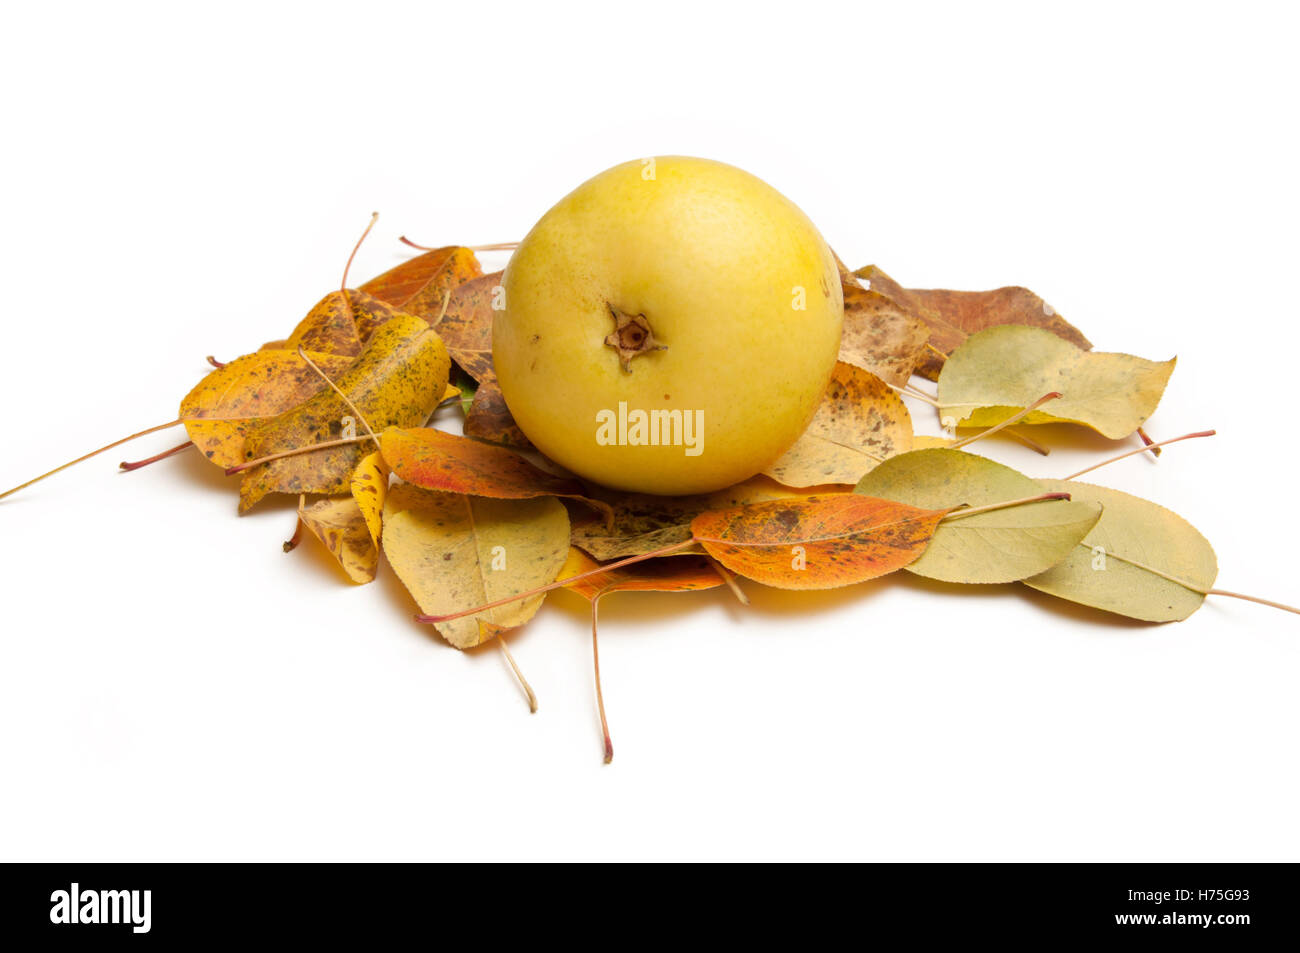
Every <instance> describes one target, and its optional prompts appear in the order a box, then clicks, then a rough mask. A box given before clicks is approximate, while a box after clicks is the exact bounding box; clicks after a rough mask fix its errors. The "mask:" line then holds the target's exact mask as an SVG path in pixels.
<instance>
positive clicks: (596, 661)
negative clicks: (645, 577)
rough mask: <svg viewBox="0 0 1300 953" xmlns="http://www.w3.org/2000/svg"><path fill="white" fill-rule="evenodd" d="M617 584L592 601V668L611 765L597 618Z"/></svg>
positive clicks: (612, 756) (612, 755)
mask: <svg viewBox="0 0 1300 953" xmlns="http://www.w3.org/2000/svg"><path fill="white" fill-rule="evenodd" d="M614 585H616V583H610V584H609V586H606V587H605V588H604V589H602V590H600V592H598V593H596V595H595V596H594V597H593V598H592V600H591V666H592V669H593V670H594V671H595V673H596V709H597V710H598V711H599V712H600V731H601V734H602V735H604V739H605V763H606V764H609V763H610V762H611V761H613V760H614V742H613V740H612V739H611V738H610V736H609V719H608V718H606V717H605V693H604V692H603V691H602V690H601V687H600V646H599V644H598V643H597V641H596V617H597V614H598V611H599V609H598V607H599V605H600V597H601V596H603V595H605V594H606V593H607V592H609V591H610V586H614Z"/></svg>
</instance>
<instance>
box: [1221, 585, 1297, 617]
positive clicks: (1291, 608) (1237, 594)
mask: <svg viewBox="0 0 1300 953" xmlns="http://www.w3.org/2000/svg"><path fill="white" fill-rule="evenodd" d="M1206 595H1207V596H1231V597H1232V598H1233V599H1245V600H1246V601H1247V602H1258V603H1259V604H1260V605H1262V606H1271V607H1272V608H1274V609H1281V610H1282V611H1283V612H1294V613H1295V614H1296V615H1300V609H1297V608H1296V607H1295V606H1289V605H1286V604H1285V603H1282V602H1273V601H1272V600H1271V599H1261V598H1259V596H1247V595H1243V594H1242V593H1240V592H1229V591H1228V590H1227V589H1211V590H1209V591H1208V592H1206Z"/></svg>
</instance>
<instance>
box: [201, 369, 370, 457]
mask: <svg viewBox="0 0 1300 953" xmlns="http://www.w3.org/2000/svg"><path fill="white" fill-rule="evenodd" d="M308 356H309V357H310V358H311V359H312V360H313V361H314V362H315V363H316V365H317V366H318V367H320V368H321V370H323V371H324V372H325V373H326V374H329V375H331V376H336V375H338V374H342V373H343V372H344V371H345V370H346V369H347V368H348V367H349V366H350V365H351V364H352V358H350V357H341V356H336V355H331V354H319V353H317V354H309V355H308ZM328 386H329V385H328V384H326V383H325V382H324V381H323V380H321V378H320V375H319V374H317V373H316V372H315V371H313V370H312V369H311V367H309V366H308V364H307V362H306V361H304V360H303V359H302V358H301V357H299V356H298V354H297V353H296V352H295V351H286V350H272V351H257V352H255V353H253V354H245V355H244V356H243V357H240V358H237V359H235V360H233V361H231V362H230V363H228V364H226V365H225V366H224V367H219V368H217V369H216V370H214V371H210V372H209V373H208V374H207V375H206V376H204V378H203V380H201V381H199V383H198V384H197V385H195V387H194V389H193V390H192V391H190V392H189V393H188V394H186V395H185V398H184V400H182V401H181V409H180V417H181V419H182V420H184V421H185V431H186V433H187V434H189V438H190V439H191V440H193V441H194V445H195V446H197V447H198V448H199V452H200V453H202V454H203V455H204V456H205V457H207V458H208V459H209V460H211V461H212V462H213V463H215V464H217V465H218V466H221V467H233V466H236V465H237V464H240V463H243V462H244V460H245V459H247V458H246V457H245V456H244V438H245V437H246V436H247V434H248V431H249V428H250V426H252V425H253V424H254V423H255V422H256V421H258V420H260V419H262V418H266V417H274V416H275V415H276V414H280V413H283V412H284V411H286V410H289V409H290V408H292V407H296V406H298V405H299V404H301V403H302V402H303V401H305V400H307V399H308V398H309V397H311V396H313V395H314V394H317V393H319V392H320V391H321V390H324V389H325V388H327V387H328ZM209 417H211V418H216V419H212V420H207V419H204V418H209Z"/></svg>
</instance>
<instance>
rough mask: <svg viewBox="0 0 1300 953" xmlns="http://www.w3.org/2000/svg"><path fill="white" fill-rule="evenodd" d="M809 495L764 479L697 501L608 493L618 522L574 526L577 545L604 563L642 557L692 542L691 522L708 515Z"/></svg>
mask: <svg viewBox="0 0 1300 953" xmlns="http://www.w3.org/2000/svg"><path fill="white" fill-rule="evenodd" d="M806 495H808V494H807V492H806V491H804V492H800V491H798V490H792V489H788V488H786V487H783V486H780V485H779V484H777V483H776V482H775V481H773V480H771V479H769V478H768V477H764V476H755V477H751V478H750V479H748V480H746V481H745V482H744V483H738V484H736V485H735V486H732V487H728V488H727V489H725V490H718V491H717V492H715V493H709V494H704V495H695V496H654V495H652V494H648V493H617V494H616V493H609V494H606V495H605V496H603V499H605V500H606V501H607V502H608V503H609V504H610V506H611V507H612V509H613V513H614V519H613V522H612V523H611V524H609V525H606V524H605V523H603V522H599V521H595V520H592V521H589V522H586V523H580V524H578V525H575V526H574V527H573V545H575V546H577V547H578V548H580V549H582V550H584V551H585V552H587V553H588V554H590V555H591V556H593V557H595V558H596V559H599V560H601V561H608V560H612V559H622V558H624V557H627V556H640V555H642V554H644V553H649V552H654V551H655V550H657V549H663V548H664V547H665V546H672V545H675V544H677V543H684V542H686V541H687V540H689V539H690V538H691V520H693V519H694V518H695V517H696V516H698V515H699V514H701V513H703V512H705V511H706V510H719V509H726V508H727V507H732V506H739V505H740V504H742V503H753V502H758V501H761V500H787V499H794V498H797V497H799V496H806ZM697 551H698V550H697Z"/></svg>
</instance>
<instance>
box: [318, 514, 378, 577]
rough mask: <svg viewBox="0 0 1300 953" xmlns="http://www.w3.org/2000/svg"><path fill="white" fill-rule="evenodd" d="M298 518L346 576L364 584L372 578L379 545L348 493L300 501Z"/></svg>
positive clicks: (376, 566) (376, 562)
mask: <svg viewBox="0 0 1300 953" xmlns="http://www.w3.org/2000/svg"><path fill="white" fill-rule="evenodd" d="M298 519H300V520H301V521H302V525H303V526H306V527H307V529H309V530H311V532H312V535H313V536H315V537H316V538H317V539H319V540H320V541H321V542H322V543H324V544H325V548H326V549H327V550H329V553H330V555H331V556H333V557H334V558H335V559H336V560H338V563H339V566H341V567H342V569H343V571H344V572H345V573H347V576H348V578H349V579H351V580H352V581H353V582H355V583H358V584H364V583H367V582H371V581H372V580H373V579H374V578H375V572H376V570H378V568H379V546H378V545H377V544H376V542H375V538H374V537H373V536H372V535H371V532H370V529H369V528H368V527H367V524H366V518H365V516H364V514H362V512H361V508H360V507H359V506H358V505H357V501H356V500H355V499H353V498H352V497H350V496H348V497H341V498H338V499H330V500H317V501H316V502H315V503H311V504H307V503H305V501H300V502H299V504H298Z"/></svg>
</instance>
